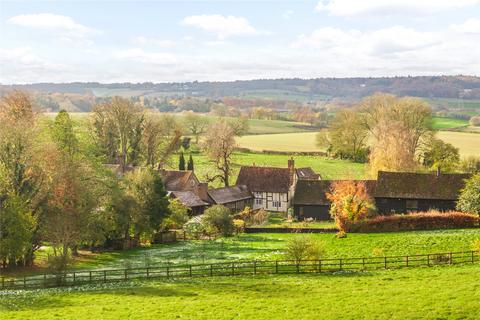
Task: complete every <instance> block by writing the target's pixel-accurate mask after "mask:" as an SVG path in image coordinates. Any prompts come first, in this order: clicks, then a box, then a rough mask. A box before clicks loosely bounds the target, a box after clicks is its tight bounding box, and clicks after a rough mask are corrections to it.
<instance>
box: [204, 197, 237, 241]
mask: <svg viewBox="0 0 480 320" xmlns="http://www.w3.org/2000/svg"><path fill="white" fill-rule="evenodd" d="M202 222H203V224H204V225H205V227H206V229H207V231H209V232H210V233H219V234H221V235H222V236H231V235H232V234H233V232H234V231H235V225H234V224H233V216H232V215H231V214H230V210H229V209H228V208H227V207H224V206H222V205H214V206H212V207H210V208H208V209H207V210H205V214H204V215H203V218H202Z"/></svg>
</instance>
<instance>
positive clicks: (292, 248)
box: [285, 235, 325, 264]
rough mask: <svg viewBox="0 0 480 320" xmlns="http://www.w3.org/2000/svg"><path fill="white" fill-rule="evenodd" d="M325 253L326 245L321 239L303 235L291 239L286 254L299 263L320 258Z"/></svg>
mask: <svg viewBox="0 0 480 320" xmlns="http://www.w3.org/2000/svg"><path fill="white" fill-rule="evenodd" d="M324 254H325V245H324V243H323V242H321V241H316V240H315V239H313V238H311V237H309V236H307V235H301V236H297V237H294V238H292V239H290V240H289V241H288V242H287V246H286V248H285V256H286V258H287V259H289V260H294V261H295V263H296V264H299V263H300V262H301V261H304V260H319V259H321V258H322V256H323V255H324Z"/></svg>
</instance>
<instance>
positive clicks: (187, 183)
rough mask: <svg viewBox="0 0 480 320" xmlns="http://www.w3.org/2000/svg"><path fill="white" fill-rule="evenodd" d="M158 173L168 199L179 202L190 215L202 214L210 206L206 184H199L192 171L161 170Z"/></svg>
mask: <svg viewBox="0 0 480 320" xmlns="http://www.w3.org/2000/svg"><path fill="white" fill-rule="evenodd" d="M159 172H160V176H161V177H162V182H163V184H164V186H165V190H166V191H167V192H169V195H170V197H172V198H176V199H178V200H180V202H181V203H182V204H183V205H185V206H186V207H188V208H189V210H190V213H191V214H192V215H197V214H202V213H203V211H204V210H205V208H206V207H207V206H208V205H210V198H209V196H208V184H207V183H202V182H200V181H199V180H198V178H197V176H196V175H195V173H194V172H193V171H190V170H185V171H178V170H164V169H162V170H160V171H159Z"/></svg>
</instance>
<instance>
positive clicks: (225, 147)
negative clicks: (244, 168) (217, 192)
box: [203, 120, 236, 187]
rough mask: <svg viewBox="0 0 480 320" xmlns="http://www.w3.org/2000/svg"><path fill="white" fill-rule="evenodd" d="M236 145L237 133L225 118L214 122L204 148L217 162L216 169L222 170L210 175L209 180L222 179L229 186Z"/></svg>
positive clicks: (209, 129)
mask: <svg viewBox="0 0 480 320" xmlns="http://www.w3.org/2000/svg"><path fill="white" fill-rule="evenodd" d="M235 147H236V143H235V133H234V131H233V129H232V127H231V126H230V125H229V124H228V123H227V122H226V121H225V120H222V121H219V122H217V123H214V124H212V125H211V126H210V127H209V128H208V131H207V134H206V136H205V141H204V143H203V149H204V151H205V153H206V154H207V156H208V157H209V158H210V159H211V160H212V161H213V162H214V163H215V166H216V169H217V170H218V171H220V172H221V173H220V174H217V175H215V176H213V177H208V180H210V181H213V180H215V179H220V180H221V181H222V182H223V183H224V184H225V186H226V187H228V185H229V178H230V174H231V162H232V155H233V152H234V150H235Z"/></svg>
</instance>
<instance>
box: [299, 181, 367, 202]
mask: <svg viewBox="0 0 480 320" xmlns="http://www.w3.org/2000/svg"><path fill="white" fill-rule="evenodd" d="M336 181H342V180H298V182H297V186H296V188H295V194H294V196H293V204H297V205H320V206H327V205H330V201H329V200H328V199H327V193H328V192H330V188H331V186H332V184H333V183H334V182H336ZM354 181H355V182H364V183H365V187H366V188H367V193H369V194H371V195H372V198H373V194H374V190H375V185H376V180H354Z"/></svg>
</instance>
